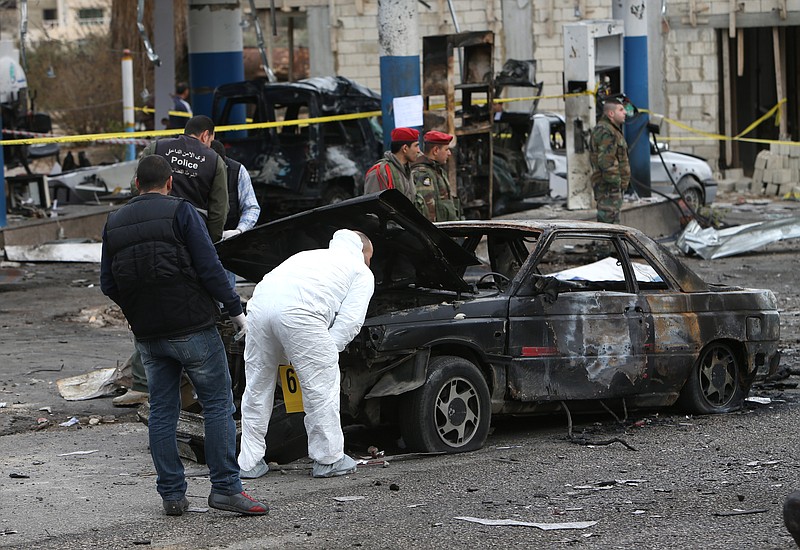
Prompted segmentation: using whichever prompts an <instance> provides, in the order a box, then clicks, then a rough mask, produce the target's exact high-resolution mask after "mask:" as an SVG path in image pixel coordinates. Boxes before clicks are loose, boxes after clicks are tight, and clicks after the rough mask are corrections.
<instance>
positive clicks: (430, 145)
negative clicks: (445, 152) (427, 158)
mask: <svg viewBox="0 0 800 550" xmlns="http://www.w3.org/2000/svg"><path fill="white" fill-rule="evenodd" d="M422 145H423V147H424V148H423V149H422V152H423V153H425V154H426V155H427V154H428V153H430V152H431V151H433V148H434V147H448V145H445V144H444V143H433V142H431V141H426V142H423V144H422Z"/></svg>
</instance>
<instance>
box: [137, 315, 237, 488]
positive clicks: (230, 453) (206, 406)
mask: <svg viewBox="0 0 800 550" xmlns="http://www.w3.org/2000/svg"><path fill="white" fill-rule="evenodd" d="M136 348H137V349H138V350H139V352H140V353H141V354H142V362H143V363H144V367H145V370H146V371H147V386H148V389H149V391H150V420H149V422H148V425H149V433H150V454H151V455H152V457H153V464H154V465H155V467H156V473H157V474H158V477H157V479H156V486H157V488H158V493H159V494H160V495H161V498H162V499H164V500H180V499H181V498H183V497H184V495H185V494H186V478H185V476H184V473H183V463H182V462H181V459H180V457H179V456H178V443H177V440H176V431H177V427H178V415H179V414H180V409H181V398H180V386H181V372H182V371H184V370H185V371H186V374H187V375H188V376H189V378H190V379H191V381H192V384H194V388H195V392H196V393H197V398H198V400H199V401H200V404H201V405H202V407H203V417H204V423H205V453H206V463H207V464H208V469H209V472H210V473H211V492H212V493H220V494H223V495H233V494H236V493H240V492H241V491H242V482H241V481H240V480H239V465H238V463H237V462H236V422H234V420H233V412H234V411H235V407H234V405H233V394H232V393H231V375H230V372H229V371H228V360H227V357H226V355H225V347H224V345H223V343H222V339H221V338H220V336H219V332H217V329H216V327H213V326H212V327H209V328H207V329H205V330H201V331H199V332H193V333H191V334H186V335H184V336H176V337H173V338H155V339H149V340H145V341H139V340H137V341H136Z"/></svg>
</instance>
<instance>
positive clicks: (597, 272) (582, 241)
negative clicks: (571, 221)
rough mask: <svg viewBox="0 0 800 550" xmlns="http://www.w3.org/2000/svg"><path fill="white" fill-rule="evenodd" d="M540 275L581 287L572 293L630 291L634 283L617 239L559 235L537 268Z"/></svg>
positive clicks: (572, 287)
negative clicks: (630, 278) (570, 282)
mask: <svg viewBox="0 0 800 550" xmlns="http://www.w3.org/2000/svg"><path fill="white" fill-rule="evenodd" d="M536 268H537V272H538V273H537V274H538V275H543V276H545V277H553V278H555V279H558V280H559V281H574V282H579V283H581V284H580V286H570V287H567V288H568V289H569V290H572V291H575V290H595V291H597V290H601V291H611V292H630V291H631V288H632V286H631V284H630V281H629V280H628V276H627V274H626V273H625V269H624V260H623V258H622V256H621V254H620V252H619V250H618V249H617V243H616V239H614V238H612V237H610V236H605V235H603V236H600V235H591V236H583V235H556V236H555V237H554V238H553V240H552V241H551V242H550V243H549V245H548V247H547V250H546V251H545V252H544V254H543V255H542V257H541V259H540V260H539V262H538V264H537V266H536Z"/></svg>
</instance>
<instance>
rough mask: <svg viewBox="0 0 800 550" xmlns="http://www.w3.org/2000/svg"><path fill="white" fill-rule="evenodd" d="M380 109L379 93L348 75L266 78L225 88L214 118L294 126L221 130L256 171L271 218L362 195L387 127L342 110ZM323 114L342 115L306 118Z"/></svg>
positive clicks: (264, 213) (231, 149)
mask: <svg viewBox="0 0 800 550" xmlns="http://www.w3.org/2000/svg"><path fill="white" fill-rule="evenodd" d="M380 109H381V99H380V96H379V95H378V94H376V93H375V92H373V91H372V90H370V89H368V88H365V87H364V86H361V85H359V84H358V83H356V82H354V81H352V80H349V79H347V78H344V77H341V76H337V77H332V76H331V77H316V78H307V79H305V80H300V81H298V82H277V83H271V82H269V81H267V80H266V79H263V78H262V79H257V80H248V81H243V82H234V83H230V84H224V85H222V86H220V87H218V88H217V89H216V90H215V91H214V99H213V107H212V118H213V119H214V123H215V124H216V125H217V126H224V125H229V124H239V123H244V122H245V120H247V121H248V122H251V123H253V124H259V123H261V124H269V123H273V124H274V123H276V122H277V123H287V124H286V125H282V126H277V127H276V126H274V125H273V126H267V127H261V128H251V129H248V130H237V131H228V132H220V134H219V139H220V140H222V142H223V143H224V144H225V148H226V152H227V154H228V156H230V157H231V158H232V159H235V160H237V161H239V162H241V163H242V164H243V165H244V166H245V168H247V170H248V171H249V173H250V177H251V178H252V181H253V189H254V190H255V192H256V196H257V197H258V202H259V204H261V220H262V221H266V220H269V219H275V218H278V217H282V216H286V215H288V214H293V213H295V212H299V211H302V210H307V209H309V208H314V207H316V206H320V205H323V204H329V203H335V202H338V201H340V200H343V199H347V198H350V197H354V196H357V195H360V194H361V192H362V190H363V187H364V173H365V172H366V171H367V169H368V168H369V167H370V166H372V164H373V163H374V162H375V161H376V160H377V159H378V158H380V157H381V156H382V155H383V143H382V137H381V132H380V130H379V127H378V126H377V122H376V121H375V117H373V118H369V119H366V118H356V119H353V118H348V117H347V116H340V115H351V114H353V113H364V112H372V111H380ZM318 117H335V118H334V119H333V120H329V121H327V122H323V123H320V124H307V123H304V122H303V121H304V120H305V119H309V118H318Z"/></svg>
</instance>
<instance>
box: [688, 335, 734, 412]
mask: <svg viewBox="0 0 800 550" xmlns="http://www.w3.org/2000/svg"><path fill="white" fill-rule="evenodd" d="M746 394H747V389H746V388H744V387H743V381H742V365H741V363H740V360H739V355H738V354H737V353H736V352H735V351H734V350H733V349H732V348H731V347H730V346H729V345H728V344H725V343H722V342H712V343H710V344H708V345H707V346H706V347H705V348H703V350H702V351H701V352H700V356H699V357H698V358H697V362H696V363H695V364H694V366H693V367H692V371H691V374H690V376H689V379H688V380H687V381H686V384H684V386H683V389H682V390H681V395H680V397H679V398H678V406H679V407H680V408H682V409H683V410H686V411H687V412H692V413H698V414H718V413H726V412H730V411H735V410H738V409H740V408H741V407H742V402H743V401H744V398H745V395H746Z"/></svg>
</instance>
